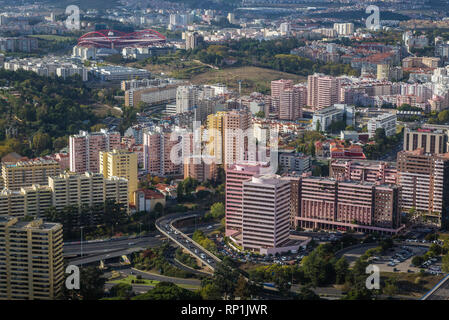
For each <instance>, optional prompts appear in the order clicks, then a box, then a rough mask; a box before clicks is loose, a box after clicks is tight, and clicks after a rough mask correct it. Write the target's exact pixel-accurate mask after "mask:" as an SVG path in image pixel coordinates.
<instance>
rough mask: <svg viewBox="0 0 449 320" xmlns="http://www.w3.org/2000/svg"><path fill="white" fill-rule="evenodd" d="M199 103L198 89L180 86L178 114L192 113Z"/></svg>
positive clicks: (177, 104)
mask: <svg viewBox="0 0 449 320" xmlns="http://www.w3.org/2000/svg"><path fill="white" fill-rule="evenodd" d="M197 103H198V87H196V86H179V87H178V89H177V91H176V113H183V112H188V111H192V109H193V107H194V106H196V105H197Z"/></svg>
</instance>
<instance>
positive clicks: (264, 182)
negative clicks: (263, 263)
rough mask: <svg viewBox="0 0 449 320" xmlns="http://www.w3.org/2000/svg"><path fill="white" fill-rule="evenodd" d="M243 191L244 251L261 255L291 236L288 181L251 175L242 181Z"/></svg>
mask: <svg viewBox="0 0 449 320" xmlns="http://www.w3.org/2000/svg"><path fill="white" fill-rule="evenodd" d="M242 191H243V192H242V200H243V211H242V235H241V239H242V247H243V249H244V250H251V251H256V252H261V251H262V250H263V249H265V250H266V249H270V248H273V249H274V248H280V247H282V246H284V245H285V244H286V243H287V242H288V239H289V235H290V191H291V190H290V181H288V180H282V179H280V177H279V176H253V177H252V178H251V179H250V180H248V181H245V182H243V190H242ZM261 253H263V251H262V252H261Z"/></svg>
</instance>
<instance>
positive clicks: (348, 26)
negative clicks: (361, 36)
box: [334, 22, 354, 36]
mask: <svg viewBox="0 0 449 320" xmlns="http://www.w3.org/2000/svg"><path fill="white" fill-rule="evenodd" d="M334 30H335V31H337V34H338V35H339V36H350V35H352V34H354V24H353V23H351V22H349V23H334Z"/></svg>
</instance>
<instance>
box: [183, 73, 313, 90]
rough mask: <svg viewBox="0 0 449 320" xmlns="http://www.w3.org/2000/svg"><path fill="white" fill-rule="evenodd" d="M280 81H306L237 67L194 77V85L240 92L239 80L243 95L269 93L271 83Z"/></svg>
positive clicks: (296, 77)
mask: <svg viewBox="0 0 449 320" xmlns="http://www.w3.org/2000/svg"><path fill="white" fill-rule="evenodd" d="M278 79H291V80H293V81H295V82H301V81H305V77H303V76H299V75H296V74H292V73H286V72H281V71H276V70H272V69H266V68H258V67H237V68H225V69H221V70H213V69H207V71H206V72H204V73H201V74H198V75H194V76H193V77H192V79H191V81H192V82H193V83H194V84H213V83H224V84H225V85H227V86H228V87H229V88H230V89H233V90H238V87H239V84H238V80H241V81H242V94H249V93H251V92H254V91H265V92H269V89H270V82H271V81H272V80H278Z"/></svg>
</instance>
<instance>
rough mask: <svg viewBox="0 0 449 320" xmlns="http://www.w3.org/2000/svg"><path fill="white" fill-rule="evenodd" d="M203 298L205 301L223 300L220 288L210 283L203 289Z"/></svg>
mask: <svg viewBox="0 0 449 320" xmlns="http://www.w3.org/2000/svg"><path fill="white" fill-rule="evenodd" d="M201 297H202V298H203V299H204V300H221V299H222V294H221V290H220V288H219V287H218V286H217V285H215V284H214V283H208V284H206V285H204V286H203V287H202V288H201Z"/></svg>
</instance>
